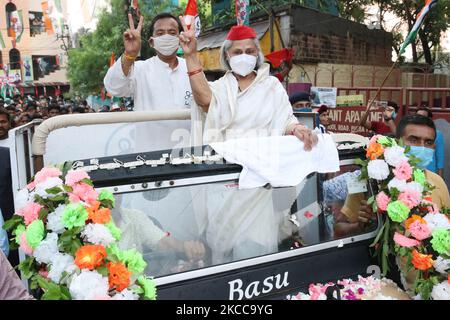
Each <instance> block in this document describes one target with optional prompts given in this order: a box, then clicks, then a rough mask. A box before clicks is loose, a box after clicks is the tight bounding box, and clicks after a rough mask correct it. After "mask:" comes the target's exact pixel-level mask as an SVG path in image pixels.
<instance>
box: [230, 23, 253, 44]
mask: <svg viewBox="0 0 450 320" xmlns="http://www.w3.org/2000/svg"><path fill="white" fill-rule="evenodd" d="M255 38H256V32H255V30H254V29H253V28H250V27H247V26H233V27H231V29H230V32H228V35H227V40H232V41H234V40H245V39H255Z"/></svg>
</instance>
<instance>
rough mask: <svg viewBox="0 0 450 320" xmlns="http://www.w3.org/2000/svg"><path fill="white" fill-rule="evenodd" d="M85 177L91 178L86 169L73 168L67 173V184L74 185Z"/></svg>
mask: <svg viewBox="0 0 450 320" xmlns="http://www.w3.org/2000/svg"><path fill="white" fill-rule="evenodd" d="M83 179H90V177H89V176H88V174H87V173H86V171H84V170H71V171H69V172H68V173H67V175H66V184H67V185H68V186H71V187H73V186H74V185H75V184H77V183H78V182H80V181H81V180H83Z"/></svg>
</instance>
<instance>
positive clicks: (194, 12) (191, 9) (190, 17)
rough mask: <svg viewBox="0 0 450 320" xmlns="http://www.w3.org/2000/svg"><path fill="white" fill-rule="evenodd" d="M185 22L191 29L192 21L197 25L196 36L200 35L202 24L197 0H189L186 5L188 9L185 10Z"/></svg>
mask: <svg viewBox="0 0 450 320" xmlns="http://www.w3.org/2000/svg"><path fill="white" fill-rule="evenodd" d="M184 22H185V23H186V25H187V27H188V28H189V29H190V28H191V25H192V23H194V25H195V36H196V37H198V36H199V35H200V32H201V29H202V26H201V23H200V17H199V15H198V9H197V0H189V1H188V3H187V6H186V11H185V12H184Z"/></svg>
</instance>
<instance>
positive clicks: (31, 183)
mask: <svg viewBox="0 0 450 320" xmlns="http://www.w3.org/2000/svg"><path fill="white" fill-rule="evenodd" d="M34 187H36V184H35V183H34V181H31V182H30V183H29V184H27V189H28V190H32V189H34Z"/></svg>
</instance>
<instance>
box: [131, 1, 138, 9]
mask: <svg viewBox="0 0 450 320" xmlns="http://www.w3.org/2000/svg"><path fill="white" fill-rule="evenodd" d="M130 6H131V7H132V8H133V9H134V10H137V9H139V1H138V0H130Z"/></svg>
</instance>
